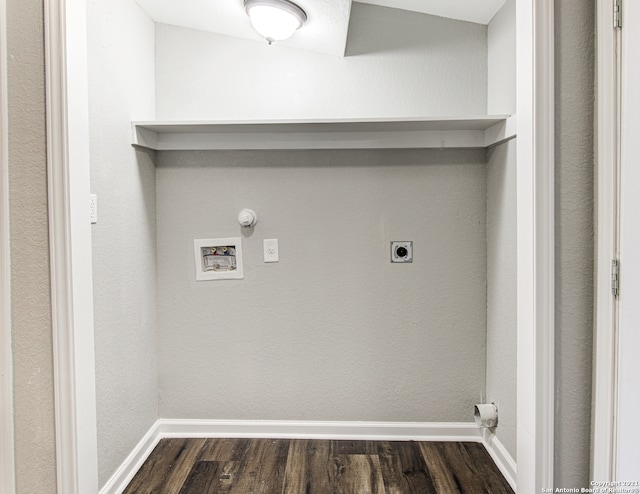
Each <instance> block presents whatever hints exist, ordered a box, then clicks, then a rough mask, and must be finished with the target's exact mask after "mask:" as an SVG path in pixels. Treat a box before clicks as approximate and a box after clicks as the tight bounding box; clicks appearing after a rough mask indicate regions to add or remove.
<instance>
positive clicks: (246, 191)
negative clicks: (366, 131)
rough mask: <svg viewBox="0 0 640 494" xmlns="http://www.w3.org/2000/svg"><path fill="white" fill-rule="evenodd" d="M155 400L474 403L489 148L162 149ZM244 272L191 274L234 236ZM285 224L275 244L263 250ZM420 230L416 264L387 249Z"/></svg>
mask: <svg viewBox="0 0 640 494" xmlns="http://www.w3.org/2000/svg"><path fill="white" fill-rule="evenodd" d="M157 207H158V314H159V318H158V320H159V348H160V361H161V362H162V365H161V366H160V396H161V403H160V415H161V416H162V417H166V418H173V417H175V418H215V419H307V420H390V421H469V420H470V410H472V406H473V404H474V403H476V400H477V399H478V398H479V397H480V396H481V395H482V394H483V393H484V389H485V382H484V375H485V351H486V350H485V341H486V334H485V326H486V240H485V219H486V218H485V216H486V215H485V210H486V167H485V152H484V151H483V150H461V151H444V152H443V151H441V150H426V151H414V150H400V151H399V150H387V151H366V150H363V151H288V152H287V151H281V152H278V151H273V152H163V153H160V154H159V161H158V170H157ZM244 207H250V208H253V209H254V210H255V211H256V212H257V214H258V216H259V222H258V225H257V226H256V228H255V231H253V232H251V231H250V230H245V231H244V232H242V234H243V237H244V238H243V248H244V263H245V266H244V270H245V278H244V280H223V281H208V282H196V281H195V273H194V270H195V269H194V256H193V240H194V239H197V238H215V237H229V236H240V235H241V227H240V226H239V225H238V223H237V220H236V218H237V214H238V212H239V211H240V210H241V209H242V208H244ZM265 238H278V239H279V242H280V262H279V263H277V264H264V263H263V262H262V240H263V239H265ZM391 240H413V241H414V257H415V258H414V262H413V264H391V263H390V261H389V257H390V244H389V242H390V241H391Z"/></svg>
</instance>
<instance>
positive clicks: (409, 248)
mask: <svg viewBox="0 0 640 494" xmlns="http://www.w3.org/2000/svg"><path fill="white" fill-rule="evenodd" d="M391 262H393V263H396V262H398V263H405V262H413V241H410V240H402V241H400V240H394V241H393V242H391Z"/></svg>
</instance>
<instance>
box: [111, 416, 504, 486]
mask: <svg viewBox="0 0 640 494" xmlns="http://www.w3.org/2000/svg"><path fill="white" fill-rule="evenodd" d="M170 437H193V438H206V437H237V438H243V437H255V438H281V439H352V440H361V441H365V440H371V441H469V442H479V443H483V444H484V446H485V448H486V449H487V451H488V452H489V454H490V455H491V458H492V459H493V461H494V462H495V463H496V465H497V466H498V468H499V469H500V471H501V472H502V474H503V475H504V476H505V478H506V479H507V481H508V482H509V484H510V485H511V486H512V487H513V489H514V490H515V479H516V464H515V462H514V461H513V459H512V458H511V456H510V455H509V453H508V452H507V450H506V449H505V448H504V446H503V445H502V444H501V443H500V441H498V439H497V438H496V437H495V435H493V434H486V435H485V436H484V437H483V433H482V430H481V429H479V428H478V426H477V425H476V424H475V423H473V422H314V421H286V420H191V419H159V420H158V421H156V423H155V424H153V426H152V427H151V428H150V429H149V431H148V432H147V433H146V434H145V436H144V437H143V438H142V440H141V441H140V442H139V443H138V445H137V446H136V447H135V448H134V450H133V451H132V452H131V454H130V455H129V456H128V457H127V458H126V460H125V461H124V462H123V463H122V465H120V467H119V468H118V470H117V471H116V472H115V473H114V474H113V476H112V477H111V478H110V479H109V481H108V482H107V483H106V484H105V485H104V487H103V488H102V489H100V493H99V494H120V493H121V492H122V491H123V490H124V489H125V487H126V486H127V485H128V484H129V482H130V481H131V479H132V478H133V476H134V475H135V474H136V472H137V471H138V469H139V468H140V467H141V466H142V464H143V463H144V461H145V460H146V459H147V458H148V456H149V455H150V454H151V452H152V451H153V448H155V447H156V445H157V444H158V442H159V441H160V440H161V439H164V438H170Z"/></svg>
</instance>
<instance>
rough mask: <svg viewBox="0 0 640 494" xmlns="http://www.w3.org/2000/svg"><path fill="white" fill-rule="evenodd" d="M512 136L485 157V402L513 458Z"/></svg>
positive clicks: (514, 242)
mask: <svg viewBox="0 0 640 494" xmlns="http://www.w3.org/2000/svg"><path fill="white" fill-rule="evenodd" d="M516 255H517V251H516V141H515V139H514V140H511V141H509V142H507V143H505V144H501V145H499V146H495V147H493V148H491V149H489V151H488V161H487V402H489V403H490V402H493V401H494V402H495V403H496V405H497V406H498V413H499V417H500V418H499V425H498V428H497V429H496V436H497V437H498V439H499V440H500V442H501V443H502V444H503V445H504V447H505V448H506V449H507V451H508V452H509V454H510V455H511V456H512V457H513V458H514V459H515V458H516V406H517V396H516V371H517V362H516V344H517V342H516V323H517V321H516V285H517V283H516V281H517V265H516Z"/></svg>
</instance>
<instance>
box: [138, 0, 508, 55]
mask: <svg viewBox="0 0 640 494" xmlns="http://www.w3.org/2000/svg"><path fill="white" fill-rule="evenodd" d="M136 1H137V3H138V5H140V6H141V7H142V8H143V10H144V11H145V12H147V14H148V15H149V17H151V18H152V19H153V20H154V21H156V22H161V23H164V24H172V25H175V26H181V27H186V28H189V29H197V30H200V31H208V32H212V33H217V34H222V35H226V36H234V37H237V38H243V39H249V40H256V41H260V42H265V41H264V39H262V38H261V37H260V36H259V35H258V34H257V33H256V32H255V31H254V30H253V28H252V27H251V24H250V22H249V18H248V17H247V15H246V14H245V12H244V7H243V4H242V0H180V1H179V2H178V1H176V0H136ZM361 2H362V3H368V4H372V5H378V6H382V7H389V8H396V9H402V10H409V11H413V12H418V13H422V14H431V15H437V16H441V17H449V18H452V19H458V20H463V21H469V22H476V23H480V24H487V23H488V22H489V21H490V20H491V19H492V18H493V16H494V15H495V13H496V12H497V11H498V10H499V9H500V7H502V5H503V4H504V2H505V0H361ZM295 3H297V4H298V5H299V6H300V7H302V9H303V10H304V11H305V12H306V13H307V15H308V20H307V22H306V24H305V25H304V27H303V28H302V29H300V30H299V31H298V32H297V33H296V34H295V35H294V36H293V37H292V38H290V39H288V40H285V41H280V42H278V44H279V45H283V46H288V47H291V48H298V49H303V50H310V51H314V52H318V53H324V54H327V55H334V56H340V57H341V56H344V52H345V47H346V43H347V31H348V29H349V16H350V13H351V0H295Z"/></svg>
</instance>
